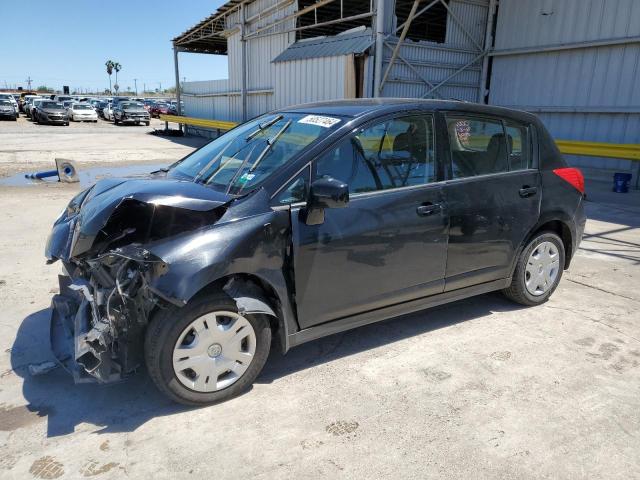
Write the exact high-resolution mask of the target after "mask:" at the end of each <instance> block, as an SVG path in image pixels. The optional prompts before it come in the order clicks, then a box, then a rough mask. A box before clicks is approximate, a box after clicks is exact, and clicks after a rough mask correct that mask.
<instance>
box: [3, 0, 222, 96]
mask: <svg viewBox="0 0 640 480" xmlns="http://www.w3.org/2000/svg"><path fill="white" fill-rule="evenodd" d="M223 3H224V1H222V0H182V1H179V0H172V1H170V0H128V1H124V0H107V1H98V0H3V1H2V9H1V11H2V22H1V23H2V28H0V88H4V87H5V82H6V83H7V85H8V86H9V87H13V86H14V85H19V86H24V87H26V83H25V79H26V78H27V77H28V76H30V77H31V78H32V79H33V83H32V87H33V88H36V87H37V86H39V85H47V86H49V87H52V88H55V89H62V85H69V86H70V87H71V88H72V89H75V88H78V87H80V88H83V89H84V88H90V89H100V90H102V89H104V88H108V86H109V78H108V76H107V73H106V69H105V66H104V63H105V62H106V61H107V60H108V59H113V60H114V61H118V62H120V64H121V65H122V70H121V71H120V73H119V74H118V83H119V84H120V89H121V90H122V89H124V88H126V87H128V86H130V87H131V88H132V89H133V88H134V81H133V79H134V78H137V79H138V91H139V92H141V91H142V88H143V85H144V84H146V86H147V89H155V88H158V87H159V84H160V83H162V88H167V87H170V86H173V85H174V84H175V80H174V78H175V77H174V72H173V51H172V46H171V39H172V38H173V37H175V36H177V35H179V34H180V33H182V32H184V31H185V30H186V29H188V28H190V27H192V26H193V25H195V24H196V23H198V22H199V21H200V20H202V19H204V18H205V17H207V16H208V15H210V14H211V13H213V12H214V11H215V10H216V9H217V8H218V7H219V6H220V5H222V4H223ZM29 19H30V20H29ZM180 77H186V79H187V81H190V80H191V81H192V80H212V79H218V78H226V77H227V58H226V57H225V56H217V55H194V54H186V53H181V54H180ZM112 78H113V79H114V80H115V75H114V76H113V77H112ZM113 83H115V82H113Z"/></svg>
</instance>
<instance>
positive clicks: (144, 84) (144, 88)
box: [142, 83, 147, 93]
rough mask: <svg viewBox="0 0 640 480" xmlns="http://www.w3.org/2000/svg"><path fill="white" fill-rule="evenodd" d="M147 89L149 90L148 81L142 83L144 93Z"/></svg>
mask: <svg viewBox="0 0 640 480" xmlns="http://www.w3.org/2000/svg"><path fill="white" fill-rule="evenodd" d="M146 91H147V84H146V83H143V84H142V93H144V92H146Z"/></svg>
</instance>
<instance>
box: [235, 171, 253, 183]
mask: <svg viewBox="0 0 640 480" xmlns="http://www.w3.org/2000/svg"><path fill="white" fill-rule="evenodd" d="M255 176H256V174H255V173H243V174H242V175H241V176H240V179H239V182H240V183H247V182H250V181H251V180H253V179H254V178H255Z"/></svg>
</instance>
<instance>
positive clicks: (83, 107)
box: [73, 105, 93, 110]
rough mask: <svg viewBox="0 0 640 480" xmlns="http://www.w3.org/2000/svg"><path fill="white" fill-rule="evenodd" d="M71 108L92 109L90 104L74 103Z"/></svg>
mask: <svg viewBox="0 0 640 480" xmlns="http://www.w3.org/2000/svg"><path fill="white" fill-rule="evenodd" d="M73 109H74V110H93V108H92V107H91V105H74V106H73Z"/></svg>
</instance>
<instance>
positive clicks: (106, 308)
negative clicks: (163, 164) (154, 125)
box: [45, 179, 230, 383]
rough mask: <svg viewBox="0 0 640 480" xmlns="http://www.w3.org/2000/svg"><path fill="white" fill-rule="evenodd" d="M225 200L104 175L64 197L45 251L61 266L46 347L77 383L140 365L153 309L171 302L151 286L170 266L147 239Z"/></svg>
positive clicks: (207, 218) (199, 218)
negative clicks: (89, 186) (65, 204)
mask: <svg viewBox="0 0 640 480" xmlns="http://www.w3.org/2000/svg"><path fill="white" fill-rule="evenodd" d="M229 201H230V198H229V197H225V196H223V195H222V194H220V193H219V192H215V191H213V190H210V189H207V188H205V187H202V186H198V185H195V184H193V183H189V182H178V181H170V180H162V179H161V180H148V179H147V180H144V181H142V180H115V179H110V180H103V181H100V182H98V183H97V184H96V185H95V186H94V187H93V188H92V189H89V190H87V191H84V192H82V193H81V194H79V195H77V196H76V197H75V198H74V199H73V200H72V201H71V202H70V204H69V206H68V207H67V209H66V210H65V211H64V212H63V213H62V214H61V216H60V217H59V218H58V220H57V221H56V222H55V224H54V227H53V231H52V233H51V235H50V237H49V240H48V242H47V247H46V252H45V254H46V256H47V258H48V263H53V262H55V261H57V260H60V261H61V262H62V264H63V270H64V271H65V274H64V275H60V276H59V284H60V293H59V294H57V295H55V296H54V297H53V299H52V309H51V311H52V318H51V327H50V330H51V347H52V350H53V353H54V355H55V357H56V359H57V360H58V362H59V363H60V364H61V365H62V366H63V367H64V368H65V369H66V370H68V371H69V372H71V373H72V374H73V377H74V379H75V381H76V382H86V381H96V380H97V381H99V382H103V383H106V382H113V381H117V380H119V379H121V378H123V377H125V376H126V375H127V374H130V373H132V372H134V371H135V370H136V369H137V368H138V367H139V366H140V365H141V364H142V362H143V352H144V348H143V347H144V332H145V329H146V326H147V324H148V322H149V319H150V317H151V314H152V312H153V311H154V310H155V309H157V308H163V307H164V306H166V305H167V304H168V302H170V301H171V300H170V299H167V298H166V297H165V296H163V294H162V292H159V291H158V290H157V289H155V288H154V287H153V284H154V283H156V282H157V280H158V278H160V277H162V276H163V275H165V274H166V273H167V271H168V268H169V267H168V265H167V264H166V263H165V262H164V261H163V260H162V259H161V258H160V257H158V256H156V255H154V254H153V253H152V252H151V251H149V249H147V248H146V245H148V244H153V242H158V241H159V240H161V239H164V238H169V237H175V236H179V235H180V234H184V233H186V232H191V231H194V230H197V229H200V228H203V227H206V226H209V225H212V224H214V223H215V222H216V221H217V220H218V219H219V218H220V217H221V215H222V214H223V213H224V211H225V209H226V205H227V203H228V202H229Z"/></svg>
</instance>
